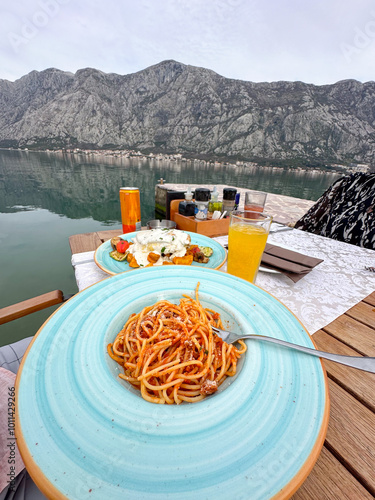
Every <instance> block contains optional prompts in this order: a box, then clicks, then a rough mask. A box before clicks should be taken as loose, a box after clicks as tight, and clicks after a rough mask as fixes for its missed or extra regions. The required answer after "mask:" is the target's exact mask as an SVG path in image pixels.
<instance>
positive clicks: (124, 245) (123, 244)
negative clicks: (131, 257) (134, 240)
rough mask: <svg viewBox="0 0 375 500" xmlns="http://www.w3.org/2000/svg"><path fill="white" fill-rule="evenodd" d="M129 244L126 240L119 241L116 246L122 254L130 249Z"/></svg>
mask: <svg viewBox="0 0 375 500" xmlns="http://www.w3.org/2000/svg"><path fill="white" fill-rule="evenodd" d="M129 246H130V245H129V242H128V241H126V240H122V241H119V242H118V243H117V245H116V250H117V251H118V252H120V253H125V252H126V250H127V249H128V248H129Z"/></svg>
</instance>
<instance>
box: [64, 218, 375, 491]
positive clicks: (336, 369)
mask: <svg viewBox="0 0 375 500" xmlns="http://www.w3.org/2000/svg"><path fill="white" fill-rule="evenodd" d="M121 233H122V231H121V229H120V228H119V229H117V230H116V229H114V230H113V229H112V230H110V231H98V232H95V233H86V234H78V235H74V236H71V237H70V238H69V244H70V248H71V251H72V253H79V252H87V251H92V250H95V249H96V248H97V247H98V246H99V245H101V244H102V243H103V242H104V241H106V240H108V239H109V238H112V237H113V236H117V235H118V234H121ZM374 282H375V280H374ZM313 338H314V342H315V344H316V346H317V348H318V349H320V350H322V351H329V352H335V353H338V354H344V355H349V356H372V357H375V291H374V292H373V293H372V294H370V295H369V296H368V297H366V298H365V299H363V300H362V301H360V302H359V303H358V304H356V305H355V306H354V307H352V308H351V309H349V310H348V311H346V313H345V314H343V315H341V316H339V317H338V318H337V319H336V320H334V321H332V322H331V323H330V324H328V325H327V326H326V327H324V328H323V329H321V330H319V331H318V332H316V333H315V334H314V337H313ZM323 363H324V366H325V368H326V370H327V375H328V384H329V392H330V401H331V408H330V421H329V427H328V432H327V436H326V440H325V443H324V446H323V449H322V452H321V454H320V456H319V459H318V461H317V462H316V464H315V466H314V468H313V470H312V471H311V473H310V475H309V476H308V477H307V479H306V481H305V482H304V483H303V485H302V486H301V487H300V489H299V490H298V491H297V492H296V493H295V494H294V495H293V497H292V498H293V499H295V500H302V499H303V500H305V499H311V500H320V499H340V500H342V499H350V500H357V499H373V498H374V497H375V374H372V373H367V372H363V371H359V370H355V369H354V368H349V367H346V366H343V365H339V364H337V363H333V362H332V361H324V362H323Z"/></svg>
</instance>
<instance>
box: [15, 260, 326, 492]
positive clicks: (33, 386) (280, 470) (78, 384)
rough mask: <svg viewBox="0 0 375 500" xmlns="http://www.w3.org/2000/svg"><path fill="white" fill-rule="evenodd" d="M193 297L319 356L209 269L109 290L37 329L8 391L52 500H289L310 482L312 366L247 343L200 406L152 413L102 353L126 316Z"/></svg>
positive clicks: (258, 297)
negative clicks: (235, 367) (233, 369)
mask: <svg viewBox="0 0 375 500" xmlns="http://www.w3.org/2000/svg"><path fill="white" fill-rule="evenodd" d="M198 282H200V288H199V297H200V300H201V302H202V304H203V305H204V306H209V307H211V308H213V309H215V310H216V311H218V312H220V313H221V315H222V317H223V319H224V322H225V324H226V325H227V326H229V327H230V328H233V329H235V330H237V331H239V332H258V333H259V332H260V333H263V334H265V335H271V336H275V337H278V338H281V339H285V340H289V341H291V342H295V343H299V344H302V345H305V346H309V347H313V342H312V340H311V338H310V337H309V335H308V334H307V332H306V330H305V329H304V327H303V326H302V325H301V323H300V322H299V321H298V320H297V319H296V317H295V316H294V315H293V314H292V313H291V312H290V311H289V310H288V309H287V308H286V307H285V306H283V305H282V304H281V303H280V302H279V301H278V300H276V299H275V298H274V297H272V296H271V295H269V294H268V293H266V292H265V291H263V290H262V289H260V288H258V287H256V286H255V285H252V284H250V283H248V282H245V281H243V280H241V279H239V278H236V277H234V276H231V275H228V274H224V273H221V272H218V271H214V270H211V269H202V268H196V267H183V266H166V267H164V268H161V267H157V268H156V267H151V268H147V269H136V270H134V271H133V272H131V273H125V274H119V275H116V276H113V277H109V278H108V279H105V280H103V281H101V282H99V283H97V284H96V285H93V286H91V287H89V288H87V289H85V290H84V291H82V292H80V293H78V294H77V295H75V296H74V297H73V298H71V299H70V300H69V301H68V302H67V303H65V304H64V305H63V306H61V307H60V308H59V309H58V310H57V311H56V312H55V313H54V314H53V315H52V316H51V317H50V318H49V319H48V320H47V322H46V323H45V324H44V325H43V326H42V328H41V329H40V330H39V332H38V334H37V335H36V337H35V338H34V340H33V343H32V344H31V346H30V347H29V349H28V351H27V353H26V355H25V357H24V359H23V362H22V365H21V367H20V370H19V375H18V377H17V383H16V405H17V406H16V407H17V411H18V413H17V420H16V436H17V443H18V446H19V449H20V451H21V454H22V457H23V459H24V462H25V464H26V467H27V469H28V471H29V473H30V475H31V476H32V478H33V479H34V481H35V482H36V484H37V485H38V487H39V488H40V489H41V490H42V492H43V493H44V494H45V495H46V496H48V497H49V498H53V499H59V498H70V499H77V500H85V499H90V500H94V499H95V500H103V499H108V498H109V499H111V500H116V499H126V500H139V499H145V500H150V499H153V500H154V499H155V500H156V499H157V500H164V499H176V500H177V499H178V500H180V499H187V500H196V499H198V498H199V499H210V500H214V499H215V500H228V499H232V498H233V499H268V498H271V497H274V496H276V498H289V496H290V495H291V494H292V493H293V492H294V491H295V490H296V489H297V488H298V487H299V486H300V485H301V484H302V482H303V481H304V479H305V478H306V477H307V475H308V474H309V472H310V470H311V469H312V467H313V465H314V463H315V461H316V460H317V457H318V456H319V453H320V450H321V447H322V446H323V442H324V437H325V434H326V430H327V425H328V412H329V400H328V392H327V381H326V375H325V371H324V370H323V367H322V364H321V362H320V360H319V359H318V358H314V357H312V356H308V355H306V354H302V353H298V352H295V351H292V350H288V349H284V348H280V347H277V346H274V345H270V344H266V343H262V342H257V341H247V345H248V351H247V352H246V354H245V355H244V356H243V362H242V363H241V366H239V371H238V373H237V375H236V376H235V377H233V378H229V379H227V380H226V385H225V386H224V384H223V386H221V388H220V389H221V390H220V391H218V392H217V393H215V394H214V395H212V396H209V397H207V398H206V399H205V400H203V401H202V402H199V403H193V404H181V405H179V406H177V405H171V406H169V405H157V404H153V403H149V402H147V401H144V400H143V399H142V398H141V396H140V394H139V392H138V391H137V390H135V389H133V388H131V387H130V386H129V385H128V384H127V383H126V382H125V381H122V380H121V379H120V378H119V377H118V373H119V366H118V365H117V363H116V362H114V361H113V360H112V359H111V358H110V357H109V356H108V354H107V352H106V346H107V344H108V343H109V342H111V341H113V340H114V338H115V337H116V334H117V333H118V332H119V330H120V329H121V328H122V326H123V324H124V323H125V321H126V319H127V318H128V316H129V315H130V314H131V313H134V312H139V311H140V310H141V309H142V308H143V307H144V306H146V305H149V304H152V303H154V302H156V301H157V300H160V299H168V300H172V301H176V302H178V301H179V299H180V297H181V295H182V294H183V293H185V294H186V293H188V294H190V295H193V294H194V291H195V288H196V286H197V283H198Z"/></svg>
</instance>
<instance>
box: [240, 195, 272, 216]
mask: <svg viewBox="0 0 375 500" xmlns="http://www.w3.org/2000/svg"><path fill="white" fill-rule="evenodd" d="M266 198H267V193H263V192H262V191H246V193H245V204H244V210H245V217H247V213H248V212H263V210H264V205H265V203H266Z"/></svg>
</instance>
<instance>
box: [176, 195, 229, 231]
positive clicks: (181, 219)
mask: <svg viewBox="0 0 375 500" xmlns="http://www.w3.org/2000/svg"><path fill="white" fill-rule="evenodd" d="M181 201H184V200H172V201H171V204H170V218H171V220H174V221H175V223H176V224H177V229H182V230H183V231H190V232H192V233H198V234H203V235H205V236H209V237H211V238H213V237H215V236H224V235H226V234H228V230H229V220H230V219H229V217H227V218H226V219H215V220H212V219H211V220H202V221H197V220H195V218H194V216H192V217H186V216H185V215H181V214H179V213H178V206H179V204H180V202H181Z"/></svg>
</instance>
